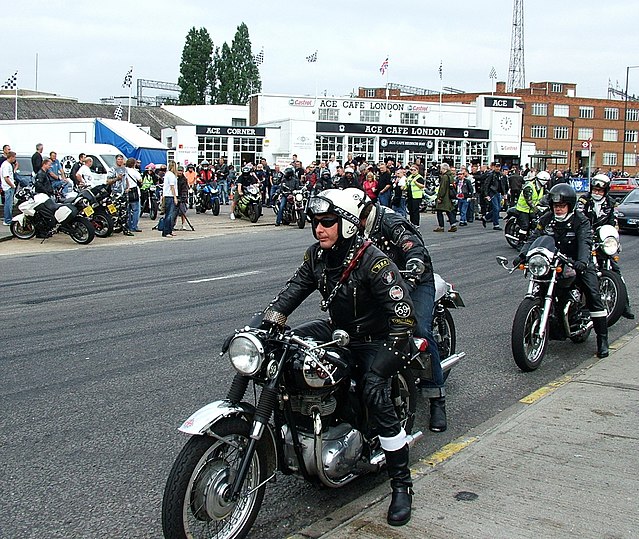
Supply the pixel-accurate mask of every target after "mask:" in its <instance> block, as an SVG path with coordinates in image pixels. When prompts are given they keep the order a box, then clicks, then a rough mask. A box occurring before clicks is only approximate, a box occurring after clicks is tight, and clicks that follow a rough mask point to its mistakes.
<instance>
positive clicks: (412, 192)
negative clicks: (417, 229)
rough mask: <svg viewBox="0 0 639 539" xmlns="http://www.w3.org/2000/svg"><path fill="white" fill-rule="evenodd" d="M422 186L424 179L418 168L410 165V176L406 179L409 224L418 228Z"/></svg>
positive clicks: (422, 193) (422, 192) (422, 195)
mask: <svg viewBox="0 0 639 539" xmlns="http://www.w3.org/2000/svg"><path fill="white" fill-rule="evenodd" d="M424 185H425V181H424V177H423V176H422V175H421V174H420V173H419V167H418V166H417V165H415V164H413V165H411V166H410V174H409V175H408V177H407V178H406V196H407V207H408V215H409V216H410V222H411V223H413V224H414V225H415V226H419V206H420V205H421V203H422V198H423V197H424Z"/></svg>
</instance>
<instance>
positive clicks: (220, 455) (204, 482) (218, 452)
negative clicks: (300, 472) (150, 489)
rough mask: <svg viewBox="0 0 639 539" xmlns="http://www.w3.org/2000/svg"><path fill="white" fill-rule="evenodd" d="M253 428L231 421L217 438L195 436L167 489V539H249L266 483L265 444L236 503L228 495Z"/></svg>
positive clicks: (221, 425) (226, 421)
mask: <svg viewBox="0 0 639 539" xmlns="http://www.w3.org/2000/svg"><path fill="white" fill-rule="evenodd" d="M249 427H250V425H249V424H248V423H247V422H246V421H244V420H242V419H239V418H228V419H224V420H222V421H220V422H219V423H216V424H215V425H214V426H213V427H212V430H213V433H214V435H215V436H194V437H192V438H191V439H190V440H189V441H188V442H187V443H186V445H185V446H184V448H183V449H182V451H181V452H180V454H179V455H178V457H177V459H176V460H175V463H174V464H173V468H172V469H171V473H170V474H169V478H168V480H167V482H166V487H165V489H164V499H163V501H162V529H163V531H164V537H166V538H167V539H187V538H188V539H204V538H206V539H239V538H243V537H247V536H248V533H249V531H250V529H251V526H252V525H253V522H254V521H255V518H256V517H257V514H258V512H259V510H260V507H261V505H262V500H263V498H264V491H265V489H266V485H265V484H263V483H264V481H265V480H266V473H267V470H266V463H267V449H266V448H267V446H266V443H265V442H264V440H261V441H260V442H258V444H257V449H256V451H255V453H254V454H253V458H252V459H251V462H250V463H249V469H248V473H247V475H246V479H245V481H244V484H243V486H242V490H241V492H240V496H239V498H238V499H230V496H229V493H230V490H231V485H232V483H233V480H234V478H235V476H236V475H237V472H238V468H239V466H240V462H241V461H242V457H243V455H244V452H245V450H246V447H247V446H248V443H249V440H250V438H249Z"/></svg>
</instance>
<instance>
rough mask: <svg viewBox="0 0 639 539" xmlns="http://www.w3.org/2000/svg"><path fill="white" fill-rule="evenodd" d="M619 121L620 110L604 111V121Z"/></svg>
mask: <svg viewBox="0 0 639 539" xmlns="http://www.w3.org/2000/svg"><path fill="white" fill-rule="evenodd" d="M618 119H619V109H617V108H614V107H606V108H605V109H604V120H618ZM615 140H616V139H615Z"/></svg>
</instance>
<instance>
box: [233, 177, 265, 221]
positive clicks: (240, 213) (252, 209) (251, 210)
mask: <svg viewBox="0 0 639 539" xmlns="http://www.w3.org/2000/svg"><path fill="white" fill-rule="evenodd" d="M236 196H237V194H236ZM234 213H235V217H237V218H239V217H246V218H247V219H248V220H249V221H251V223H257V220H258V219H259V218H260V215H262V195H261V193H260V186H259V185H258V184H256V183H254V184H251V185H249V186H248V187H245V188H244V194H243V195H242V196H241V197H240V198H239V199H238V200H237V203H236V204H235V210H234Z"/></svg>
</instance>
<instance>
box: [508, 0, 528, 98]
mask: <svg viewBox="0 0 639 539" xmlns="http://www.w3.org/2000/svg"><path fill="white" fill-rule="evenodd" d="M525 86H526V75H525V69H524V0H513V31H512V37H511V39H510V65H509V66H508V85H507V87H506V90H507V91H508V92H513V91H515V90H517V89H519V88H524V87H525Z"/></svg>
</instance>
